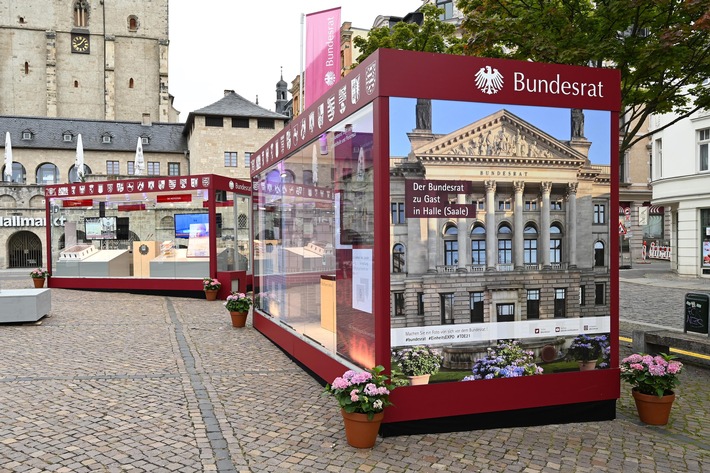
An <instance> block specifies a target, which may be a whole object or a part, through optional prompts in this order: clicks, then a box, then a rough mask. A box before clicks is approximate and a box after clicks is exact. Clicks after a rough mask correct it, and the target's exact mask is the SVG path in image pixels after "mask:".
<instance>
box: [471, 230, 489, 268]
mask: <svg viewBox="0 0 710 473" xmlns="http://www.w3.org/2000/svg"><path fill="white" fill-rule="evenodd" d="M471 264H473V265H474V266H485V265H486V227H484V226H483V225H482V224H480V223H477V224H475V225H474V226H473V229H472V230H471Z"/></svg>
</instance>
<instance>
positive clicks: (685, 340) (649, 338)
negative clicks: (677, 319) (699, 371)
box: [632, 330, 710, 365]
mask: <svg viewBox="0 0 710 473" xmlns="http://www.w3.org/2000/svg"><path fill="white" fill-rule="evenodd" d="M632 338H633V349H634V352H637V353H648V354H650V355H656V354H658V353H670V352H671V351H670V350H671V348H675V349H678V350H683V351H689V352H693V353H698V354H701V355H706V356H710V337H708V336H707V335H706V334H701V333H683V332H675V331H673V330H653V331H649V332H646V331H643V330H634V332H633V335H632ZM684 358H688V357H684ZM692 360H693V361H695V362H697V363H700V364H703V365H710V360H704V359H702V358H697V357H692Z"/></svg>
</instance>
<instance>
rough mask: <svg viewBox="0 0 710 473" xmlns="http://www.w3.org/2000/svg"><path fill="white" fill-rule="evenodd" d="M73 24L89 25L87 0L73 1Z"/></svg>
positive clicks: (79, 25)
mask: <svg viewBox="0 0 710 473" xmlns="http://www.w3.org/2000/svg"><path fill="white" fill-rule="evenodd" d="M74 26H78V27H87V26H89V2H87V1H86V0H79V1H77V2H76V3H74Z"/></svg>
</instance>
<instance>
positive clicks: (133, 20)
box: [128, 15, 138, 31]
mask: <svg viewBox="0 0 710 473" xmlns="http://www.w3.org/2000/svg"><path fill="white" fill-rule="evenodd" d="M128 31H138V18H137V17H136V16H135V15H131V16H129V17H128Z"/></svg>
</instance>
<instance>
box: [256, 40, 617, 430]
mask: <svg viewBox="0 0 710 473" xmlns="http://www.w3.org/2000/svg"><path fill="white" fill-rule="evenodd" d="M619 109H620V92H619V73H618V71H615V70H609V69H594V68H585V67H573V66H561V65H554V64H539V63H529V62H519V61H508V60H499V59H484V58H475V57H464V56H450V55H443V54H430V53H416V52H411V51H391V50H383V49H381V50H379V51H377V52H375V53H374V54H373V55H371V56H370V57H368V58H367V59H366V60H365V61H363V63H362V64H361V65H359V66H358V67H357V68H356V69H354V70H353V71H351V72H349V74H348V75H347V76H346V77H345V78H343V79H342V80H341V81H340V82H339V83H337V84H335V85H333V86H332V88H331V89H330V90H329V91H328V92H326V93H325V94H324V95H323V96H322V97H321V98H319V99H317V100H316V101H315V102H314V104H313V105H312V106H311V107H310V108H308V109H307V110H305V111H304V112H303V113H301V114H300V115H298V116H297V117H295V118H294V120H293V121H292V122H291V123H290V124H289V125H288V126H287V127H286V128H284V130H283V131H281V132H280V133H279V134H277V135H276V136H275V137H274V138H273V139H272V140H271V141H270V142H269V143H267V144H266V145H265V146H264V147H262V148H261V149H260V150H258V151H257V152H256V153H255V154H254V155H253V156H252V161H251V176H252V181H253V214H254V239H255V240H254V290H255V293H256V299H255V302H256V304H255V313H254V326H255V328H257V329H258V330H259V331H261V332H262V333H264V334H265V335H266V336H268V337H269V338H270V339H271V340H273V341H274V343H276V344H278V345H279V346H281V347H282V349H284V350H285V351H287V352H288V353H290V354H291V355H292V356H293V357H295V358H296V359H298V360H299V361H300V362H301V363H303V364H304V365H305V366H306V367H307V368H308V369H309V370H311V371H312V372H313V373H315V374H316V375H317V376H319V377H320V378H321V379H322V380H324V381H326V382H332V380H333V379H334V378H335V377H337V376H340V375H341V374H342V372H343V371H344V370H345V369H368V368H372V367H374V366H376V365H382V366H384V367H385V369H386V370H387V371H388V372H389V373H390V374H391V375H392V376H393V378H394V379H395V380H399V381H401V382H402V383H403V384H407V383H408V381H407V375H408V373H405V372H404V371H403V368H402V366H401V365H399V364H398V363H397V358H396V357H395V356H394V354H395V353H396V352H401V351H403V350H405V351H406V350H407V349H409V348H412V347H416V346H426V347H428V348H431V349H433V350H434V352H435V353H437V356H439V357H440V361H441V365H442V369H441V371H440V372H439V373H435V374H433V375H432V376H431V377H430V382H429V384H427V385H418V386H404V387H400V388H398V389H396V390H395V391H394V392H393V395H392V400H393V402H394V406H393V407H390V408H388V409H387V410H386V411H385V419H384V423H383V427H382V433H384V434H385V435H388V434H397V433H415V432H426V431H447V430H451V431H453V430H470V429H475V428H482V427H490V426H503V425H532V424H539V423H557V422H570V421H584V420H602V419H611V418H613V417H614V416H615V402H616V399H617V398H618V396H619V370H618V362H617V360H618V262H617V261H616V258H614V257H613V255H615V254H617V253H616V252H617V251H618V238H614V237H612V234H613V231H614V228H615V227H614V226H613V225H610V223H609V222H608V221H607V220H606V219H604V218H600V217H599V216H600V215H608V214H609V212H608V211H609V210H610V209H614V208H617V207H618V188H617V185H618V183H617V180H616V179H614V178H613V176H614V172H613V171H612V170H613V169H616V166H617V163H618V156H617V152H618V139H616V138H615V137H618V132H617V129H616V126H617V125H618V121H619ZM610 256H611V257H610ZM587 340H591V341H592V342H590V343H592V344H593V345H594V349H593V350H592V351H593V361H594V363H593V364H594V365H595V368H596V369H593V370H590V371H582V370H583V369H584V368H585V367H586V366H587V365H583V364H582V363H578V362H581V361H582V360H581V359H580V360H578V359H576V358H575V354H577V353H579V352H580V350H579V345H580V344H582V342H584V341H587ZM513 354H515V355H516V356H513ZM518 355H519V356H518ZM580 356H581V355H580ZM506 357H510V360H508V358H506ZM587 361H589V360H587ZM442 399H446V402H441V400H442ZM423 406H425V408H423Z"/></svg>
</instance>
